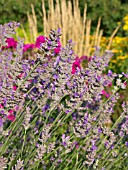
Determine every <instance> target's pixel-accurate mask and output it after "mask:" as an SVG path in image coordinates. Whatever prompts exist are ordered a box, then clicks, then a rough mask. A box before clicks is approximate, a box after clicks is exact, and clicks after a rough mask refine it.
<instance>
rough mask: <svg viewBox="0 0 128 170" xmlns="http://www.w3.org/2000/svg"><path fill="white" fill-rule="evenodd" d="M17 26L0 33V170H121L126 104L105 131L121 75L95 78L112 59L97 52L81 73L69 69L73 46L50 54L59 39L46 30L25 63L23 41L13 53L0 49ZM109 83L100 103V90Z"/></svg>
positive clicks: (127, 151) (126, 141) (127, 132)
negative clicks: (106, 95)
mask: <svg viewBox="0 0 128 170" xmlns="http://www.w3.org/2000/svg"><path fill="white" fill-rule="evenodd" d="M17 25H19V24H17V23H15V22H12V23H9V24H5V25H1V26H0V94H1V98H0V114H1V115H0V162H1V169H8V170H11V169H12V170H14V169H15V170H18V169H24V170H25V169H27V170H31V169H35V170H37V169H41V170H43V169H46V170H54V169H57V170H62V169H65V170H70V169H76V170H82V169H90V170H91V169H98V170H100V169H101V170H103V169H107V170H108V169H124V170H125V167H126V166H127V158H128V148H127V147H128V102H124V103H123V104H122V113H120V117H119V118H118V120H117V121H116V122H114V123H113V124H112V125H109V126H108V122H109V121H110V120H111V116H112V114H113V112H114V106H115V104H116V102H117V100H118V98H119V96H118V90H119V89H120V88H122V89H125V82H126V81H127V80H126V79H127V77H128V75H127V74H125V73H122V74H121V75H117V74H116V73H112V71H110V70H109V72H108V75H105V76H103V75H102V72H103V71H104V70H105V68H106V67H107V66H108V64H109V60H110V58H111V57H112V55H113V54H112V53H111V51H105V54H104V55H103V56H100V49H99V48H96V52H95V54H94V56H93V57H92V59H91V60H90V61H89V63H88V67H87V68H85V69H84V68H81V69H80V68H79V67H78V68H77V69H76V71H75V73H74V74H72V64H73V62H74V60H75V54H74V52H73V45H74V44H73V42H72V40H70V41H69V42H68V44H67V45H66V47H64V48H62V47H61V49H60V52H59V53H58V55H57V57H56V54H55V52H54V49H55V48H56V47H57V46H58V43H59V42H60V36H61V32H60V29H58V30H51V32H50V34H49V38H46V41H45V43H42V44H40V51H41V53H40V54H38V53H37V56H36V58H35V59H33V60H32V59H31V58H30V59H29V58H28V60H25V59H23V57H22V54H23V40H21V39H20V38H19V41H18V45H17V48H16V49H15V51H14V52H12V51H9V49H6V50H2V46H3V45H5V43H6V38H8V37H11V35H12V34H13V33H14V28H13V27H16V26H17ZM115 79H116V80H117V81H116V85H115V87H114V89H113V93H112V95H111V96H110V97H109V98H108V99H107V100H106V101H104V100H103V98H102V90H104V88H105V86H107V85H108V84H109V83H110V82H112V81H114V80H115Z"/></svg>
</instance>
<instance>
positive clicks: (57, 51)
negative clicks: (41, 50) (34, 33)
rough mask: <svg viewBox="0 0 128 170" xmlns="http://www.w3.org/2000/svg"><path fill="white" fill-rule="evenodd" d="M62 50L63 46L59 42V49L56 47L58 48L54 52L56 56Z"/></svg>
mask: <svg viewBox="0 0 128 170" xmlns="http://www.w3.org/2000/svg"><path fill="white" fill-rule="evenodd" d="M60 48H61V44H60V41H59V42H58V47H56V48H55V49H54V52H55V53H56V54H59V52H60Z"/></svg>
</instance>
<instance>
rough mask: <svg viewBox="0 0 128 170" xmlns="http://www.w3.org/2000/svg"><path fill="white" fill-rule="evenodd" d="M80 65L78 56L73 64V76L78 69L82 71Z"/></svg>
mask: <svg viewBox="0 0 128 170" xmlns="http://www.w3.org/2000/svg"><path fill="white" fill-rule="evenodd" d="M80 63H81V62H80V58H78V56H77V57H76V59H75V61H74V62H73V64H72V74H75V72H76V70H77V68H79V69H81V66H80Z"/></svg>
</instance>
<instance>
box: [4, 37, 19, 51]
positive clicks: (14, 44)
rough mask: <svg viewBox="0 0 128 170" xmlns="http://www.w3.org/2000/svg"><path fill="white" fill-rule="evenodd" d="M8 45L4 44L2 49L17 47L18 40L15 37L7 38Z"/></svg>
mask: <svg viewBox="0 0 128 170" xmlns="http://www.w3.org/2000/svg"><path fill="white" fill-rule="evenodd" d="M6 43H7V45H6V46H3V47H2V49H4V48H16V47H17V41H15V39H14V38H7V39H6Z"/></svg>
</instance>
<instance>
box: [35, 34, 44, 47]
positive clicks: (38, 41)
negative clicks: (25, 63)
mask: <svg viewBox="0 0 128 170" xmlns="http://www.w3.org/2000/svg"><path fill="white" fill-rule="evenodd" d="M41 43H45V37H44V36H39V37H37V39H36V44H35V46H36V47H37V48H40V44H41Z"/></svg>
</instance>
